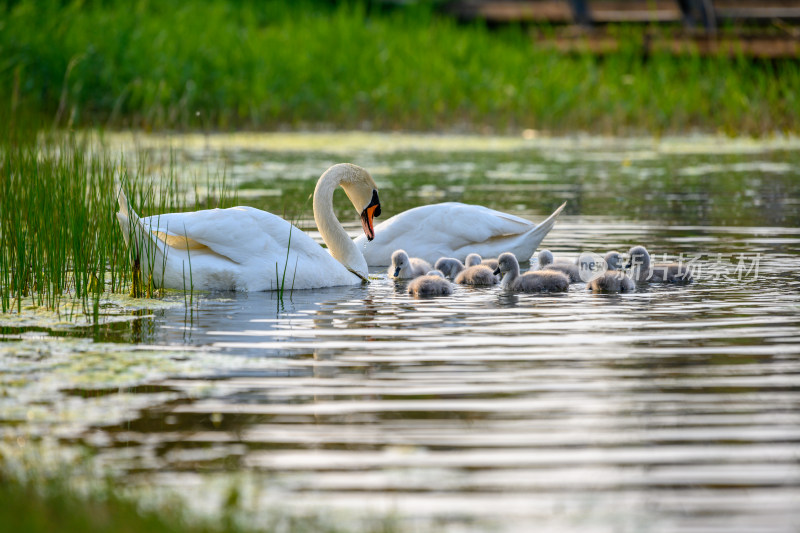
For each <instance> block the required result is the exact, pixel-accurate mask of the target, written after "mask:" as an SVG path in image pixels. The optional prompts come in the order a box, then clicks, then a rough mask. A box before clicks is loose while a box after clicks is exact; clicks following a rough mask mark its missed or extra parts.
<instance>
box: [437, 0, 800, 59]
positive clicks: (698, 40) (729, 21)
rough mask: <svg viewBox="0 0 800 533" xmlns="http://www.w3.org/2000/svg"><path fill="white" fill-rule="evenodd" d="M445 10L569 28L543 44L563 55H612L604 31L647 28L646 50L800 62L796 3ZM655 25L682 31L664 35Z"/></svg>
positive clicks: (649, 2) (565, 4)
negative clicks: (623, 25) (626, 25)
mask: <svg viewBox="0 0 800 533" xmlns="http://www.w3.org/2000/svg"><path fill="white" fill-rule="evenodd" d="M444 10H445V12H447V13H450V14H452V15H454V16H456V17H457V18H459V19H461V20H471V19H477V18H480V19H483V20H485V21H487V22H488V23H490V24H506V23H522V24H542V23H547V24H555V25H561V26H563V25H568V26H567V27H564V28H560V29H559V28H555V29H554V31H553V32H551V33H550V36H549V37H548V38H546V39H545V40H544V42H543V44H544V45H552V46H555V47H556V48H558V49H560V50H564V51H580V52H594V53H601V54H602V53H607V52H612V51H614V50H616V48H617V46H618V43H617V42H616V38H615V37H614V36H613V35H610V34H609V33H608V32H606V31H604V26H606V25H608V24H615V23H632V24H637V23H646V24H648V25H649V26H648V30H647V31H646V32H645V43H644V44H645V46H646V47H647V48H648V49H651V50H666V51H670V52H672V53H676V54H681V53H695V52H698V53H700V54H728V55H736V54H744V55H746V56H753V57H761V58H800V25H798V23H800V0H627V1H626V0H455V1H452V2H448V3H447V4H445V5H444ZM653 24H657V25H662V24H672V25H675V24H678V25H680V27H679V28H678V29H677V31H675V30H673V31H671V32H669V33H670V35H669V36H666V34H665V33H664V32H662V31H660V30H659V29H658V28H657V27H652V31H651V26H652V25H653ZM720 25H724V26H725V27H726V30H725V31H724V32H718V31H717V30H718V27H719V26H720ZM730 27H732V28H733V29H731V28H730Z"/></svg>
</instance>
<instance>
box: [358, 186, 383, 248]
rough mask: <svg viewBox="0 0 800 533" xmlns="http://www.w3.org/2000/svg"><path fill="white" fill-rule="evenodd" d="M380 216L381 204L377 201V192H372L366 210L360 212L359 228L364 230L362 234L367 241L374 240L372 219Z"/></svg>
mask: <svg viewBox="0 0 800 533" xmlns="http://www.w3.org/2000/svg"><path fill="white" fill-rule="evenodd" d="M379 216H381V202H380V200H378V191H372V200H370V202H369V205H368V206H367V208H366V209H364V210H363V211H362V212H361V226H363V228H364V234H365V235H366V236H367V240H368V241H371V240H372V239H374V238H375V227H374V226H373V224H372V219H373V217H379Z"/></svg>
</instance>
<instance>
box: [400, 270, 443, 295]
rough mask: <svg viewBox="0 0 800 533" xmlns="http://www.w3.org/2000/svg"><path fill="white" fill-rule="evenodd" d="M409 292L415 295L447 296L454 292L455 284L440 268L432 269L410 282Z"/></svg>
mask: <svg viewBox="0 0 800 533" xmlns="http://www.w3.org/2000/svg"><path fill="white" fill-rule="evenodd" d="M408 294H412V295H414V296H417V297H419V296H447V295H450V294H453V285H451V284H450V282H449V281H447V280H446V279H445V278H444V274H443V273H442V272H441V271H439V270H431V271H430V272H428V273H427V274H426V275H424V276H420V277H418V278H415V279H414V280H413V281H412V282H411V283H409V284H408Z"/></svg>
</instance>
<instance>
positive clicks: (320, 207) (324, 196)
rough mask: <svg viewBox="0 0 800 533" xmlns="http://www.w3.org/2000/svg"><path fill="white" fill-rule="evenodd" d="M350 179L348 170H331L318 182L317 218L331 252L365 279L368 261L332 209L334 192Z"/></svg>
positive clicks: (315, 214)
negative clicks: (344, 181) (347, 173)
mask: <svg viewBox="0 0 800 533" xmlns="http://www.w3.org/2000/svg"><path fill="white" fill-rule="evenodd" d="M345 178H347V175H346V173H345V172H342V171H340V170H338V169H332V170H330V171H328V172H326V173H325V174H323V175H322V177H321V178H320V179H319V181H318V182H317V187H316V188H315V189H314V221H315V222H316V223H317V229H318V230H319V233H320V235H321V236H322V240H323V241H325V245H326V246H327V247H328V251H330V253H331V255H332V256H333V257H334V258H335V259H336V260H337V261H339V262H340V263H342V264H343V265H344V266H345V267H347V269H348V270H350V271H351V272H353V273H354V274H356V275H357V276H359V277H360V278H362V279H367V276H368V269H367V261H366V260H365V259H364V255H363V254H362V253H361V252H360V251H359V250H358V247H357V246H356V245H355V243H354V242H353V240H352V239H350V236H349V235H347V232H346V231H345V230H344V228H343V227H342V224H341V223H340V222H339V219H338V218H336V214H335V213H334V212H333V192H334V191H335V190H336V188H337V187H338V186H339V185H340V184H341V182H342V180H343V179H345Z"/></svg>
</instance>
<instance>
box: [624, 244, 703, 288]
mask: <svg viewBox="0 0 800 533" xmlns="http://www.w3.org/2000/svg"><path fill="white" fill-rule="evenodd" d="M628 254H629V255H630V262H629V263H628V265H627V266H628V268H631V278H633V280H634V281H637V282H650V283H690V282H691V281H692V270H691V269H690V268H689V267H688V266H687V265H684V264H682V263H650V254H649V253H648V252H647V249H646V248H645V247H644V246H634V247H633V248H631V250H630V252H628Z"/></svg>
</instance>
